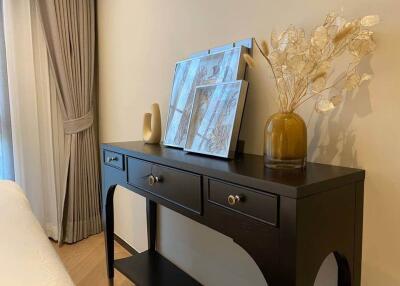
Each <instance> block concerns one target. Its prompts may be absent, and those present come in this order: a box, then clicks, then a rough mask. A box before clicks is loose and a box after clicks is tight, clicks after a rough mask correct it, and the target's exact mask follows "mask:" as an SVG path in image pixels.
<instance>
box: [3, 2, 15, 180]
mask: <svg viewBox="0 0 400 286" xmlns="http://www.w3.org/2000/svg"><path fill="white" fill-rule="evenodd" d="M0 179H10V180H13V179H14V163H13V156H12V137H11V120H10V101H9V98H8V82H7V63H6V49H5V42H4V18H3V1H2V0H0Z"/></svg>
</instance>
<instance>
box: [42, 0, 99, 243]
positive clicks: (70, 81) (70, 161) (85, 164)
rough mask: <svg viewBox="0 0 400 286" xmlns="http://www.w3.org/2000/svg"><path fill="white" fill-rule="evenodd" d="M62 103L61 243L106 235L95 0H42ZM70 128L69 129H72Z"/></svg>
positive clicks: (52, 62)
mask: <svg viewBox="0 0 400 286" xmlns="http://www.w3.org/2000/svg"><path fill="white" fill-rule="evenodd" d="M38 4H39V8H40V13H41V20H42V24H43V29H44V34H45V37H46V41H47V47H48V54H49V58H50V64H51V71H52V76H53V79H54V81H55V83H56V88H57V92H56V94H57V99H58V102H59V104H60V108H61V110H62V114H63V117H64V128H65V130H68V132H67V131H66V132H65V142H64V143H65V148H66V149H65V152H64V156H65V166H64V176H63V182H62V184H63V188H62V190H63V193H62V194H61V196H60V197H61V199H60V201H59V206H58V207H59V213H60V216H59V220H58V223H59V226H60V227H59V228H60V240H59V241H60V242H63V241H65V242H69V243H72V242H76V241H79V240H81V239H83V238H86V237H88V236H89V235H92V234H95V233H99V232H100V231H101V228H102V225H101V217H100V178H99V158H98V154H99V153H98V143H97V133H96V130H95V129H94V125H93V109H94V106H93V102H94V94H93V82H94V63H95V62H94V60H95V54H94V53H95V19H94V13H95V9H94V0H40V1H38ZM67 126H68V128H67Z"/></svg>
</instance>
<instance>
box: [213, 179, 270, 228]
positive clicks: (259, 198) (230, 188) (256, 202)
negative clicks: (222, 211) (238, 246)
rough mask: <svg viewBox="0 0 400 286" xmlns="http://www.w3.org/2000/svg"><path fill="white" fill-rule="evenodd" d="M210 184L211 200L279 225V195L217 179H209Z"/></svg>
mask: <svg viewBox="0 0 400 286" xmlns="http://www.w3.org/2000/svg"><path fill="white" fill-rule="evenodd" d="M208 184H209V185H208V186H209V188H208V200H209V201H210V202H212V203H215V204H218V205H220V206H223V207H225V208H228V209H230V210H233V211H235V212H239V213H241V214H243V215H246V216H248V217H251V218H254V219H257V220H259V221H262V222H265V223H267V224H270V225H273V226H277V224H278V222H277V220H278V219H277V217H278V196H276V195H273V194H267V193H262V192H260V191H257V190H253V189H249V188H245V187H242V186H238V185H234V184H231V183H226V182H223V181H219V180H215V179H209V180H208Z"/></svg>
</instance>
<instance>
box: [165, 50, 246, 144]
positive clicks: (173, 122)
mask: <svg viewBox="0 0 400 286" xmlns="http://www.w3.org/2000/svg"><path fill="white" fill-rule="evenodd" d="M246 51H247V48H246V47H244V46H239V47H236V48H230V49H227V50H223V51H220V52H215V53H212V54H207V55H203V56H199V57H195V58H191V59H188V60H184V61H181V62H178V63H177V64H176V67H175V76H174V82H173V86H172V94H171V98H170V104H169V111H168V119H167V125H166V130H165V136H164V145H166V146H172V147H180V148H183V147H184V145H185V142H186V137H187V132H188V127H189V118H190V113H191V111H192V106H193V99H194V94H195V90H196V87H197V86H200V85H207V84H216V83H222V82H231V81H235V80H238V79H243V78H244V74H245V68H246V63H245V61H244V60H243V56H242V55H243V54H244V53H245V52H246Z"/></svg>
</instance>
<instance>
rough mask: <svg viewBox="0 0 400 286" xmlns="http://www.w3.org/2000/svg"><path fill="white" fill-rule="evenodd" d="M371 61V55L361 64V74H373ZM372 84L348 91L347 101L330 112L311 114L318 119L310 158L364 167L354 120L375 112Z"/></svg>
mask: <svg viewBox="0 0 400 286" xmlns="http://www.w3.org/2000/svg"><path fill="white" fill-rule="evenodd" d="M369 62H370V57H369V58H367V60H365V61H364V63H363V64H360V65H359V69H358V70H359V73H360V74H362V73H368V74H372V69H371V66H370V63H369ZM338 77H339V76H338ZM372 80H373V78H372ZM368 85H369V82H364V83H363V84H362V85H361V86H360V87H359V88H358V89H356V90H355V91H353V92H348V93H347V94H344V95H343V96H344V98H343V102H342V103H340V106H338V107H337V108H336V109H334V110H333V111H331V112H330V113H327V114H318V113H316V112H313V114H311V115H310V121H312V119H314V124H313V128H314V133H313V136H312V138H311V140H310V143H309V148H308V150H309V160H310V161H312V162H323V163H332V162H333V161H334V160H335V162H337V163H338V164H340V165H342V166H348V167H360V166H359V164H358V160H357V150H356V149H355V146H354V145H355V142H356V129H355V128H354V126H353V121H354V119H355V118H362V117H366V116H367V115H369V114H370V113H372V107H371V102H370V92H369V89H368ZM325 137H326V138H325Z"/></svg>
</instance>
